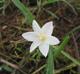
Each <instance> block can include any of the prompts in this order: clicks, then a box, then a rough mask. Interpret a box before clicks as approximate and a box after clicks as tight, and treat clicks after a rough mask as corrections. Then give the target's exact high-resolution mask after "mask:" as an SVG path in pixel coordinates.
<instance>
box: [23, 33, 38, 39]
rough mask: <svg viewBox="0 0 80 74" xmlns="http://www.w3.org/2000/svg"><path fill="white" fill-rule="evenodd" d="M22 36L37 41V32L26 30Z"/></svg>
mask: <svg viewBox="0 0 80 74" xmlns="http://www.w3.org/2000/svg"><path fill="white" fill-rule="evenodd" d="M22 37H23V38H24V39H26V40H28V41H35V40H36V33H35V32H26V33H23V34H22Z"/></svg>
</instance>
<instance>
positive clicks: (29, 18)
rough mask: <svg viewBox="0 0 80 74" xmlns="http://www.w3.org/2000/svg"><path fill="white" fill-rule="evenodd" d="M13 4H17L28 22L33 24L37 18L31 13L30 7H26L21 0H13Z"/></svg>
mask: <svg viewBox="0 0 80 74" xmlns="http://www.w3.org/2000/svg"><path fill="white" fill-rule="evenodd" d="M12 2H13V3H14V4H15V6H16V7H17V8H19V10H20V11H21V12H22V14H23V15H24V16H25V18H26V20H27V22H28V23H29V24H31V23H32V21H33V19H34V18H35V17H34V16H33V14H32V13H31V12H30V10H29V9H28V7H26V6H25V5H24V4H22V3H21V2H20V0H12Z"/></svg>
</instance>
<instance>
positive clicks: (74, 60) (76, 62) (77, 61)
mask: <svg viewBox="0 0 80 74" xmlns="http://www.w3.org/2000/svg"><path fill="white" fill-rule="evenodd" d="M61 53H62V54H63V55H64V56H65V57H67V58H68V59H70V60H71V61H72V62H73V63H75V64H77V65H79V66H80V61H79V60H76V59H74V58H73V57H72V56H70V55H69V54H68V53H66V52H64V51H61Z"/></svg>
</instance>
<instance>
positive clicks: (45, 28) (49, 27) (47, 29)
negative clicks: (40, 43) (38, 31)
mask: <svg viewBox="0 0 80 74" xmlns="http://www.w3.org/2000/svg"><path fill="white" fill-rule="evenodd" d="M53 28H54V26H53V22H52V21H50V22H48V23H46V24H44V26H43V27H42V31H43V32H44V33H46V34H47V35H51V34H52V32H53Z"/></svg>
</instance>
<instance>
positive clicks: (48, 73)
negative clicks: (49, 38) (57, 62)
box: [46, 47, 55, 74]
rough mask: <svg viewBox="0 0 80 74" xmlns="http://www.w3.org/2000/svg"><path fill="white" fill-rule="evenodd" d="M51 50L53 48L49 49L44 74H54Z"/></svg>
mask: <svg viewBox="0 0 80 74" xmlns="http://www.w3.org/2000/svg"><path fill="white" fill-rule="evenodd" d="M52 50H53V47H50V50H49V54H48V59H47V65H46V68H47V71H46V74H55V73H54V58H53V52H52Z"/></svg>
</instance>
